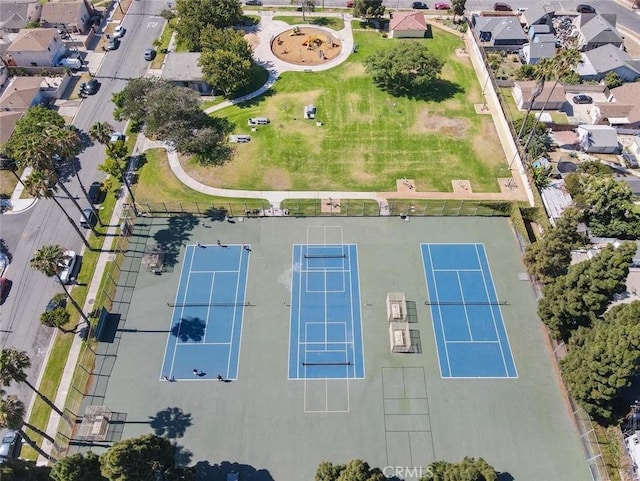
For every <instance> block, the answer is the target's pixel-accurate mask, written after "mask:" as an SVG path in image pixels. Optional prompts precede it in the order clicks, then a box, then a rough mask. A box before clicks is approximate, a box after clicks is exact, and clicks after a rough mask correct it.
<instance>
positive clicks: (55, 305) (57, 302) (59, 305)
mask: <svg viewBox="0 0 640 481" xmlns="http://www.w3.org/2000/svg"><path fill="white" fill-rule="evenodd" d="M65 307H67V298H66V296H65V295H64V294H62V293H60V294H56V295H55V296H53V297H52V298H51V300H50V301H49V302H48V303H47V307H45V309H44V310H45V311H47V312H49V311H54V310H56V309H64V308H65Z"/></svg>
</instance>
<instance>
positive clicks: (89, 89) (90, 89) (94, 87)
mask: <svg viewBox="0 0 640 481" xmlns="http://www.w3.org/2000/svg"><path fill="white" fill-rule="evenodd" d="M99 88H100V82H98V81H97V80H96V79H94V78H92V79H89V81H88V82H87V83H86V84H85V86H84V93H85V94H87V95H94V94H96V93H97V92H98V89H99ZM80 90H81V91H82V88H81V89H80Z"/></svg>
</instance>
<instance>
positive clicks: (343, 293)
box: [289, 244, 364, 379]
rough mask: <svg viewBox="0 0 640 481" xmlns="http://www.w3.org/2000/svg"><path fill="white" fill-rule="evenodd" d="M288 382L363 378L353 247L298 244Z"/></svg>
mask: <svg viewBox="0 0 640 481" xmlns="http://www.w3.org/2000/svg"><path fill="white" fill-rule="evenodd" d="M292 262H293V274H292V289H291V291H292V292H291V321H290V322H291V327H290V336H289V379H362V378H364V357H363V351H362V318H361V312H360V284H359V280H358V251H357V246H356V245H355V244H319V245H314V244H294V246H293V261H292Z"/></svg>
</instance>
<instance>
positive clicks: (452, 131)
mask: <svg viewBox="0 0 640 481" xmlns="http://www.w3.org/2000/svg"><path fill="white" fill-rule="evenodd" d="M468 129H469V121H468V120H467V119H450V118H447V117H443V116H441V115H437V114H433V113H430V112H429V111H428V110H423V111H421V112H420V113H419V114H418V116H417V119H416V122H415V124H414V125H413V126H412V127H411V131H412V132H414V133H424V132H439V133H441V134H443V135H446V136H447V137H463V136H465V135H466V133H467V130H468Z"/></svg>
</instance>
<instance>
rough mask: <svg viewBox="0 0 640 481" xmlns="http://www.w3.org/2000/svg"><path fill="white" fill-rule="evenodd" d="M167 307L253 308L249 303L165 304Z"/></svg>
mask: <svg viewBox="0 0 640 481" xmlns="http://www.w3.org/2000/svg"><path fill="white" fill-rule="evenodd" d="M167 306H168V307H209V306H211V307H238V306H244V307H248V306H253V304H251V303H250V302H167Z"/></svg>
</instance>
